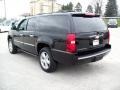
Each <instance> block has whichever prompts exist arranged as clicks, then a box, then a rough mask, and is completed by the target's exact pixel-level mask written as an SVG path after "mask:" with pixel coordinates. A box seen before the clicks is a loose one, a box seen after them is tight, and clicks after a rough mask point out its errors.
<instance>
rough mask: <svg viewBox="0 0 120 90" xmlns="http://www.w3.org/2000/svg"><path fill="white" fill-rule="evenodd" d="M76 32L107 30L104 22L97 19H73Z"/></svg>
mask: <svg viewBox="0 0 120 90" xmlns="http://www.w3.org/2000/svg"><path fill="white" fill-rule="evenodd" d="M73 21H74V24H75V30H76V32H91V31H103V30H107V26H106V24H105V23H104V21H103V20H102V19H101V18H99V17H73Z"/></svg>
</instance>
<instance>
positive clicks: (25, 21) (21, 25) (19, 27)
mask: <svg viewBox="0 0 120 90" xmlns="http://www.w3.org/2000/svg"><path fill="white" fill-rule="evenodd" d="M26 27H27V20H24V21H22V23H21V24H20V25H19V26H18V30H26Z"/></svg>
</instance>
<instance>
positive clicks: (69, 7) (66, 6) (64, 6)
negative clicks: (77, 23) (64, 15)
mask: <svg viewBox="0 0 120 90" xmlns="http://www.w3.org/2000/svg"><path fill="white" fill-rule="evenodd" d="M72 10H73V4H72V2H70V3H69V4H67V5H63V6H62V11H72Z"/></svg>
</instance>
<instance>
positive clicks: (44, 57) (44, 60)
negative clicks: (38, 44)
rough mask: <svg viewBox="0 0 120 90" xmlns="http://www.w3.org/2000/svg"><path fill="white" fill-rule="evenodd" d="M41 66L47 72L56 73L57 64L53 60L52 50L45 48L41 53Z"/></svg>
mask: <svg viewBox="0 0 120 90" xmlns="http://www.w3.org/2000/svg"><path fill="white" fill-rule="evenodd" d="M39 60H40V66H41V68H42V70H44V71H45V72H49V73H50V72H54V71H55V70H56V66H57V65H56V62H55V61H54V60H53V57H52V55H51V52H50V49H49V48H47V47H45V48H43V49H41V50H40V52H39Z"/></svg>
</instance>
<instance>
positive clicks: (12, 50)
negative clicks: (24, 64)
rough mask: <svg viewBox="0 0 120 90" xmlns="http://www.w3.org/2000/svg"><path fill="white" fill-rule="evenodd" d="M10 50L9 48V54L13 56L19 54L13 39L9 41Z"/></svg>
mask: <svg viewBox="0 0 120 90" xmlns="http://www.w3.org/2000/svg"><path fill="white" fill-rule="evenodd" d="M8 48H9V52H10V53H11V54H16V53H17V51H18V50H17V47H16V46H15V45H14V44H13V41H12V39H9V40H8Z"/></svg>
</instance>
